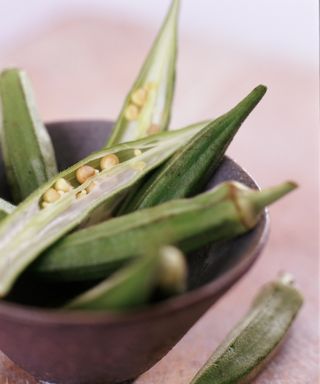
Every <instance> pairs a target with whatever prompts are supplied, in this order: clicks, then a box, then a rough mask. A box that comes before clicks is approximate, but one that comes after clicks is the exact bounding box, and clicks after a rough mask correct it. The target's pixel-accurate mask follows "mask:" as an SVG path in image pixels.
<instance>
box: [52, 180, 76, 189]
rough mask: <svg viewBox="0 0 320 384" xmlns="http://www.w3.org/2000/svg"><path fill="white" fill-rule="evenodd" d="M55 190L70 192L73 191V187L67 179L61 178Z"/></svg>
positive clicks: (55, 185) (56, 183)
mask: <svg viewBox="0 0 320 384" xmlns="http://www.w3.org/2000/svg"><path fill="white" fill-rule="evenodd" d="M54 188H55V189H56V190H57V191H63V192H70V191H71V190H72V185H71V184H70V183H69V182H68V181H67V180H66V179H64V178H61V179H58V180H57V181H56V182H55V184H54Z"/></svg>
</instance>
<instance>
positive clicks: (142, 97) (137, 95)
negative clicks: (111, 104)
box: [131, 88, 148, 107]
mask: <svg viewBox="0 0 320 384" xmlns="http://www.w3.org/2000/svg"><path fill="white" fill-rule="evenodd" d="M147 92H148V91H147V89H145V88H139V89H137V90H136V91H135V92H133V93H132V95H131V101H132V102H133V103H134V104H135V105H137V106H138V107H143V106H144V104H145V102H146V100H147Z"/></svg>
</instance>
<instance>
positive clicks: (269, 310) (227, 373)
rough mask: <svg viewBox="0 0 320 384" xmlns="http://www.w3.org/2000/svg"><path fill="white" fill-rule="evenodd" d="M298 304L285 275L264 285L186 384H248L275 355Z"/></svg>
mask: <svg viewBox="0 0 320 384" xmlns="http://www.w3.org/2000/svg"><path fill="white" fill-rule="evenodd" d="M302 303H303V298H302V295H301V293H300V292H299V291H298V290H297V289H296V288H295V287H294V286H293V281H292V280H291V277H290V275H288V274H285V275H283V276H282V277H281V278H280V279H278V280H277V281H274V282H271V283H269V284H267V285H265V286H264V287H263V288H262V289H261V290H260V291H259V293H258V295H257V296H256V297H255V299H254V301H253V303H252V306H251V308H250V310H249V312H248V313H247V314H246V315H245V317H244V318H243V319H242V320H241V321H240V323H239V324H238V325H237V326H236V327H235V329H233V330H232V332H231V333H230V334H229V335H228V336H227V338H226V339H225V340H224V341H223V342H222V344H221V345H220V346H219V347H218V349H217V350H216V351H215V352H214V353H213V355H212V356H211V357H210V359H209V360H208V361H207V363H206V364H205V365H204V366H203V368H201V370H200V371H199V372H198V374H197V375H196V376H195V378H194V379H193V380H192V382H191V383H190V384H213V383H214V384H231V383H234V384H245V383H251V382H252V380H253V379H254V378H255V377H256V376H257V375H258V373H259V372H260V371H261V370H262V369H263V368H264V366H265V364H266V363H267V362H268V360H270V358H271V357H272V356H273V354H274V353H275V352H276V351H277V348H278V347H279V345H280V343H281V342H282V341H283V339H284V337H285V336H286V334H287V332H288V330H289V328H290V326H291V324H292V322H293V321H294V319H295V317H296V315H297V313H298V311H299V310H300V308H301V306H302Z"/></svg>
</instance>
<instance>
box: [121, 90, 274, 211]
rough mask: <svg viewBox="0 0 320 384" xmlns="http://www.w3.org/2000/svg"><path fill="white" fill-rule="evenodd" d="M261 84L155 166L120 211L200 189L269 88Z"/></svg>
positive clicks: (149, 204)
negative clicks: (167, 158) (166, 159)
mask: <svg viewBox="0 0 320 384" xmlns="http://www.w3.org/2000/svg"><path fill="white" fill-rule="evenodd" d="M266 90H267V89H266V87H265V86H263V85H259V86H258V87H256V88H255V89H254V90H253V91H252V92H250V93H249V94H248V95H247V96H246V97H245V98H244V99H243V100H242V101H241V102H240V103H239V104H238V105H236V106H235V107H234V108H232V109H231V110H230V111H229V112H227V113H226V114H224V115H222V116H221V117H219V118H218V119H216V120H214V121H212V122H209V123H208V125H207V126H206V127H205V128H204V129H202V130H201V131H199V132H198V134H197V135H195V136H194V137H193V138H192V140H190V141H189V142H188V143H186V144H185V145H184V146H183V147H181V148H180V150H179V151H177V152H176V153H175V155H174V156H172V158H170V159H169V160H168V161H167V162H165V163H164V164H163V165H161V166H160V167H159V168H158V169H156V170H155V171H154V172H153V174H152V175H151V176H150V177H149V178H148V179H147V180H146V181H145V182H144V183H143V184H142V185H141V186H139V189H138V190H137V191H135V190H133V191H132V193H130V194H129V195H128V197H127V199H126V200H125V201H124V202H123V204H122V205H121V207H120V209H119V212H118V213H117V215H121V214H124V213H128V212H133V211H136V210H138V209H142V208H148V207H153V206H155V205H157V204H160V203H163V202H165V201H169V200H173V199H179V198H183V197H189V196H192V195H195V194H196V193H197V192H200V191H201V190H202V189H203V187H204V186H205V185H206V184H207V183H208V181H209V179H210V177H211V176H212V174H213V173H214V171H215V170H216V168H217V167H218V165H219V163H220V161H221V159H222V158H223V155H224V153H225V151H226V149H227V147H228V145H229V144H230V142H231V141H232V139H233V137H234V135H235V134H236V132H237V131H238V129H239V128H240V126H241V124H242V122H243V121H244V120H245V119H246V117H247V116H248V115H249V114H250V112H251V111H252V110H253V109H254V108H255V106H256V105H257V104H258V103H259V101H260V100H261V99H262V97H263V96H264V94H265V92H266Z"/></svg>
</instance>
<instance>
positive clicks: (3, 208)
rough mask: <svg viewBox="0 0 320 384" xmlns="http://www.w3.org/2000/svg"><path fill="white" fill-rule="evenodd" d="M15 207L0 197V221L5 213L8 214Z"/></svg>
mask: <svg viewBox="0 0 320 384" xmlns="http://www.w3.org/2000/svg"><path fill="white" fill-rule="evenodd" d="M14 209H15V206H14V205H12V204H10V203H8V202H7V201H6V200H3V199H1V198H0V221H1V220H2V219H4V218H5V217H6V216H7V215H10V213H12V212H13V211H14Z"/></svg>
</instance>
